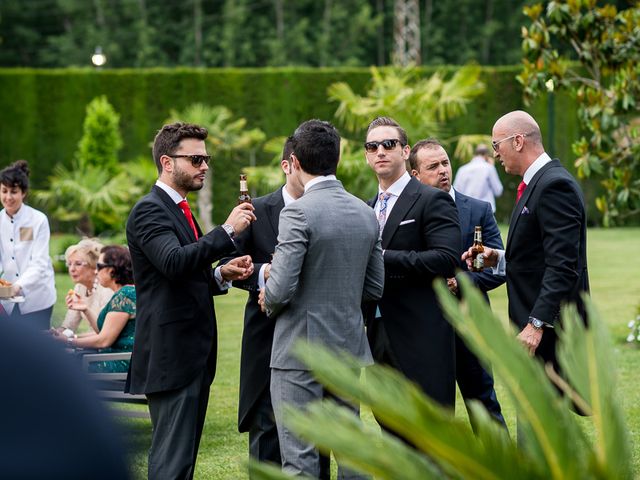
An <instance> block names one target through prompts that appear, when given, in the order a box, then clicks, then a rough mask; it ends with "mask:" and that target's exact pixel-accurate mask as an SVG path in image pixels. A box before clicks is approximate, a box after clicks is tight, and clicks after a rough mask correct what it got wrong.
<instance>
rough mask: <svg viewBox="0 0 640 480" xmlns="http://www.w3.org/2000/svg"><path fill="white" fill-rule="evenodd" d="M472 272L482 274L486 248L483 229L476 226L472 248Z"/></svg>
mask: <svg viewBox="0 0 640 480" xmlns="http://www.w3.org/2000/svg"><path fill="white" fill-rule="evenodd" d="M471 259H472V262H471V271H472V272H481V271H482V269H483V268H484V247H483V246H482V227H481V226H480V225H476V229H475V231H474V232H473V247H471Z"/></svg>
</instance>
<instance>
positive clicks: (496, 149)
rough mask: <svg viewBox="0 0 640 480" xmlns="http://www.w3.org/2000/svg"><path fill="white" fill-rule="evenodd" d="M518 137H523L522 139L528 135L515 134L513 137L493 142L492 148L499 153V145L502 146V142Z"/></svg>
mask: <svg viewBox="0 0 640 480" xmlns="http://www.w3.org/2000/svg"><path fill="white" fill-rule="evenodd" d="M518 135H520V136H522V137H526V136H527V135H528V134H527V133H514V134H513V135H509V136H508V137H505V138H503V139H502V140H498V141H497V142H491V146H492V147H493V151H494V152H497V151H498V145H500V144H501V143H502V142H504V141H506V140H509V139H511V138H514V137H517V136H518Z"/></svg>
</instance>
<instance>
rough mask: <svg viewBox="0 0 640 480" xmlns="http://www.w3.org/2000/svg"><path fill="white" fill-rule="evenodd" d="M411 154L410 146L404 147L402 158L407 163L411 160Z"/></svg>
mask: <svg viewBox="0 0 640 480" xmlns="http://www.w3.org/2000/svg"><path fill="white" fill-rule="evenodd" d="M409 153H411V147H410V146H409V145H405V146H404V147H402V158H403V159H404V160H405V161H406V160H408V159H409Z"/></svg>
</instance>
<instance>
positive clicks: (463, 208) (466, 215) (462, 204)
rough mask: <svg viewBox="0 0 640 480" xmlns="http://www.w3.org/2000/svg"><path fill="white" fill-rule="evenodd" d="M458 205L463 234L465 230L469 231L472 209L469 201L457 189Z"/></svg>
mask: <svg viewBox="0 0 640 480" xmlns="http://www.w3.org/2000/svg"><path fill="white" fill-rule="evenodd" d="M456 207H458V220H459V221H460V231H461V232H462V234H463V236H464V233H465V232H468V231H469V226H470V223H471V209H470V208H469V201H468V200H467V198H466V197H463V196H462V195H461V194H460V193H458V192H457V191H456Z"/></svg>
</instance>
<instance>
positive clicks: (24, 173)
mask: <svg viewBox="0 0 640 480" xmlns="http://www.w3.org/2000/svg"><path fill="white" fill-rule="evenodd" d="M0 183H1V184H2V185H4V186H6V187H9V188H13V187H18V188H19V189H20V190H22V193H27V190H29V164H28V163H27V161H26V160H18V161H16V162H13V163H12V164H11V165H9V166H8V167H5V168H3V169H2V171H0Z"/></svg>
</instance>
